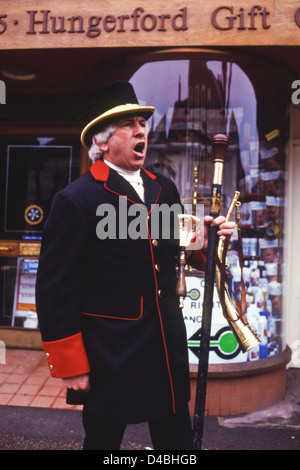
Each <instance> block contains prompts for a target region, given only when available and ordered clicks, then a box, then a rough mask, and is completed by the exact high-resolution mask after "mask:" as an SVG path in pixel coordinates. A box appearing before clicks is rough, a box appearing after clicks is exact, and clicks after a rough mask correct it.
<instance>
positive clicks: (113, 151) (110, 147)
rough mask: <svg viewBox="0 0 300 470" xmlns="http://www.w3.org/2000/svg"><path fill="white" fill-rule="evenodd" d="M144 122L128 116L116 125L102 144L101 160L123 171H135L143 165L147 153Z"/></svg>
mask: <svg viewBox="0 0 300 470" xmlns="http://www.w3.org/2000/svg"><path fill="white" fill-rule="evenodd" d="M147 142H148V138H147V130H146V120H145V119H144V118H143V117H140V116H130V117H127V118H124V119H121V120H120V121H118V122H117V123H116V130H115V132H114V133H113V134H112V136H111V137H110V138H109V139H108V141H107V143H106V144H102V145H101V147H102V150H103V151H104V155H103V158H104V159H105V160H108V161H110V162H111V163H113V164H114V165H117V166H119V167H120V168H123V169H124V170H129V171H137V170H139V169H140V168H142V166H143V165H144V160H145V157H146V151H147Z"/></svg>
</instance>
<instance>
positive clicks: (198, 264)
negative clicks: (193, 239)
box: [187, 250, 206, 271]
mask: <svg viewBox="0 0 300 470" xmlns="http://www.w3.org/2000/svg"><path fill="white" fill-rule="evenodd" d="M187 263H188V264H189V265H190V266H192V267H193V268H195V269H198V270H199V271H205V268H206V256H205V254H204V253H203V251H202V250H195V251H193V252H192V254H191V256H190V257H189V258H188V260H187Z"/></svg>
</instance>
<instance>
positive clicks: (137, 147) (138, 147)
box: [133, 142, 145, 155]
mask: <svg viewBox="0 0 300 470" xmlns="http://www.w3.org/2000/svg"><path fill="white" fill-rule="evenodd" d="M144 149H145V143H144V142H139V143H138V144H136V145H135V147H134V149H133V150H134V151H135V153H137V154H139V155H143V153H144Z"/></svg>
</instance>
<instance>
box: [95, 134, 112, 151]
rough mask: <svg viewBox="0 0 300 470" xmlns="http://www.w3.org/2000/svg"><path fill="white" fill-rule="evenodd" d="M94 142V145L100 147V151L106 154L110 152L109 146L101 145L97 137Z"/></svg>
mask: <svg viewBox="0 0 300 470" xmlns="http://www.w3.org/2000/svg"><path fill="white" fill-rule="evenodd" d="M93 142H94V144H96V145H97V147H99V149H100V150H102V152H106V151H107V150H108V145H107V143H104V144H103V143H100V142H98V141H97V139H96V137H94V138H93Z"/></svg>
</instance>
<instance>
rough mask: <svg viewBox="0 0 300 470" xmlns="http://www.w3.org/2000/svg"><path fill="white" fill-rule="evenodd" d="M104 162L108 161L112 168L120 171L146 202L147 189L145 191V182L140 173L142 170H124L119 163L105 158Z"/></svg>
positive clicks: (107, 163)
mask: <svg viewBox="0 0 300 470" xmlns="http://www.w3.org/2000/svg"><path fill="white" fill-rule="evenodd" d="M103 161H104V163H106V165H108V166H109V167H110V168H112V169H113V170H115V171H116V172H118V173H119V175H120V176H122V177H123V178H125V179H126V180H127V181H128V183H130V184H131V186H132V187H133V188H134V189H135V190H136V192H137V193H138V195H139V196H140V198H141V200H142V201H143V202H145V200H144V196H145V194H144V193H145V191H144V183H143V179H142V177H141V173H140V170H137V171H128V170H124V169H123V168H120V167H119V166H117V165H114V164H113V163H111V162H108V161H107V160H103Z"/></svg>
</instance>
